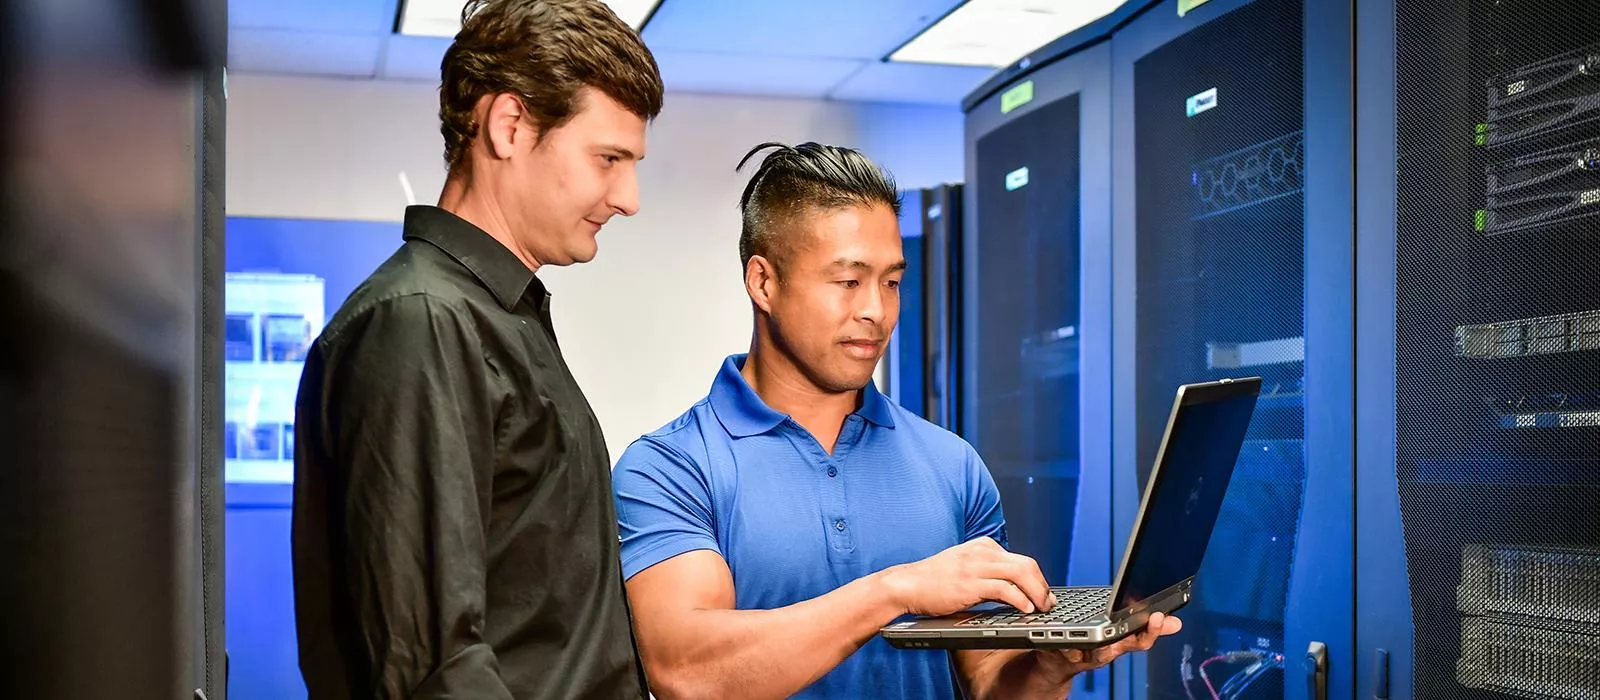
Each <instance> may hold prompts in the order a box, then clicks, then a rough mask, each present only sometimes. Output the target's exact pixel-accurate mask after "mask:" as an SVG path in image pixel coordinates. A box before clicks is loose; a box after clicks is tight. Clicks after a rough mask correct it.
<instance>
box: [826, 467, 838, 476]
mask: <svg viewBox="0 0 1600 700" xmlns="http://www.w3.org/2000/svg"><path fill="white" fill-rule="evenodd" d="M838 475H839V468H838V467H828V476H838Z"/></svg>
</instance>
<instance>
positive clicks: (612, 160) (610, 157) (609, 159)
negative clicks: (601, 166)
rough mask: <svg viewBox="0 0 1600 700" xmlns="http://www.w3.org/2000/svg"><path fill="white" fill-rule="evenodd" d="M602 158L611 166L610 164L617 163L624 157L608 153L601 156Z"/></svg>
mask: <svg viewBox="0 0 1600 700" xmlns="http://www.w3.org/2000/svg"><path fill="white" fill-rule="evenodd" d="M600 159H601V160H603V161H605V162H606V165H608V166H609V165H616V164H617V163H618V162H619V161H621V160H622V157H621V156H614V155H609V154H608V155H603V156H600Z"/></svg>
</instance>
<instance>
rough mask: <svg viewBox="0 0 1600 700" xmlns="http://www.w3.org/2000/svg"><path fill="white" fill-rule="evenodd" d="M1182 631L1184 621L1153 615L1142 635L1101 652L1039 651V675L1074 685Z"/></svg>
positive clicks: (1076, 650) (1119, 641)
mask: <svg viewBox="0 0 1600 700" xmlns="http://www.w3.org/2000/svg"><path fill="white" fill-rule="evenodd" d="M1181 629H1183V621H1182V620H1179V619H1178V618H1176V617H1173V616H1171V615H1164V614H1162V613H1151V614H1150V620H1149V622H1147V623H1145V626H1144V629H1142V630H1139V632H1138V634H1133V635H1129V636H1127V637H1123V638H1122V639H1119V640H1117V642H1116V643H1115V644H1110V645H1107V646H1103V647H1099V648H1097V649H1050V650H1038V651H1035V652H1033V654H1034V657H1035V659H1034V661H1035V663H1036V664H1037V666H1036V668H1037V670H1038V672H1039V673H1042V674H1044V675H1045V676H1046V677H1048V678H1054V679H1060V680H1059V682H1060V683H1070V682H1072V678H1073V677H1074V676H1077V675H1078V674H1080V673H1083V672H1085V671H1093V670H1094V669H1097V668H1100V667H1101V666H1105V665H1106V664H1109V663H1111V662H1112V661H1114V660H1116V658H1117V657H1119V656H1122V655H1123V654H1127V653H1131V652H1138V651H1149V650H1150V647H1152V646H1155V643H1156V640H1157V639H1160V638H1161V637H1165V636H1167V635H1172V634H1177V633H1178V630H1181Z"/></svg>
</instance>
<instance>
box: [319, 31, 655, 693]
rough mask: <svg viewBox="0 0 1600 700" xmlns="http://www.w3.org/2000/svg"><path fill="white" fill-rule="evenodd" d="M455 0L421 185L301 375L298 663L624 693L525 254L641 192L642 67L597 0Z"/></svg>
mask: <svg viewBox="0 0 1600 700" xmlns="http://www.w3.org/2000/svg"><path fill="white" fill-rule="evenodd" d="M463 17H464V23H463V27H462V29H461V32H460V33H459V34H457V36H456V39H455V42H454V44H453V45H452V46H451V47H450V49H449V51H448V52H447V53H446V54H445V58H444V61H443V68H442V73H443V75H442V77H443V81H442V85H441V88H440V117H441V120H442V122H443V126H442V132H443V134H444V138H445V146H446V158H447V160H448V163H449V166H450V171H449V176H448V178H447V180H446V183H445V187H444V191H443V193H442V194H441V196H440V200H439V206H438V207H429V206H417V207H411V208H409V209H408V210H407V211H406V218H405V241H404V243H403V244H402V245H401V247H400V249H399V250H398V251H397V252H396V253H395V254H394V256H393V257H391V258H390V259H389V260H388V261H387V262H385V263H384V264H383V265H382V266H380V267H379V268H378V270H377V271H376V272H374V273H373V274H372V276H371V277H370V278H368V279H367V280H366V282H364V283H363V284H362V285H361V286H360V287H358V288H357V289H356V290H355V292H354V293H352V294H351V295H350V298H349V299H347V300H346V301H345V302H344V304H343V306H341V307H340V309H339V311H338V312H337V313H335V314H334V316H333V318H332V319H331V320H330V321H329V323H328V325H327V327H326V328H325V329H324V330H323V333H322V335H321V336H320V337H319V338H318V339H317V342H316V344H315V345H314V347H313V348H312V350H311V352H310V354H309V356H308V358H307V360H306V366H305V373H304V375H303V377H302V379H301V384H300V394H299V398H298V405H297V409H296V418H295V420H296V424H297V426H298V427H299V431H300V435H301V439H300V440H299V441H298V444H297V446H296V453H295V498H294V525H293V549H294V569H295V571H294V573H295V607H296V623H297V626H298V631H299V645H300V666H301V671H302V674H303V675H304V677H305V681H306V686H307V688H308V689H309V691H310V694H311V697H312V698H314V699H321V698H392V697H404V698H445V697H448V698H474V699H478V698H485V699H495V698H641V697H644V695H645V692H646V689H645V684H644V679H643V676H642V672H641V670H640V666H639V663H638V658H637V653H636V650H635V648H634V646H633V636H632V625H631V621H630V616H629V612H628V607H627V602H626V600H625V598H624V596H623V589H622V579H621V571H620V567H619V558H618V540H617V525H616V522H617V521H616V515H615V510H614V505H613V501H612V497H611V481H610V479H611V474H610V459H609V457H608V455H607V454H606V447H605V443H604V441H603V440H602V438H601V433H600V426H599V424H598V423H597V421H596V420H595V416H594V413H593V412H592V411H591V410H590V407H589V404H588V402H587V401H586V400H585V399H584V396H583V393H582V391H581V390H580V389H579V388H578V385H577V383H576V382H575V381H574V380H573V377H572V375H571V373H570V372H569V371H568V369H567V365H566V363H565V361H564V360H563V359H562V355H561V349H560V347H559V346H558V344H557V342H556V336H555V332H554V329H553V328H552V325H551V322H550V310H549V302H550V297H549V294H548V293H547V292H546V291H545V288H544V285H543V284H542V283H541V282H540V281H539V278H538V277H537V276H536V275H535V273H536V272H537V271H538V269H539V268H540V266H542V265H569V264H572V263H579V262H587V261H589V260H590V259H592V258H593V257H594V255H595V251H596V247H597V244H596V240H595V237H596V235H597V233H598V232H599V230H600V227H601V226H602V225H604V224H605V223H606V221H607V220H608V219H610V218H611V217H612V216H613V215H616V214H622V215H624V216H627V215H632V214H633V213H634V212H635V211H636V210H637V208H638V191H637V179H636V177H635V171H634V167H635V163H636V162H637V161H638V160H639V159H640V158H641V157H643V155H644V144H645V124H646V122H647V121H649V120H650V119H653V118H654V117H655V116H656V114H657V113H658V112H659V111H660V109H661V102H662V87H661V78H660V73H659V71H658V69H657V67H656V64H655V61H654V60H653V59H652V58H651V56H650V53H649V51H648V50H647V49H646V48H645V47H644V44H643V43H642V42H641V41H640V40H639V37H638V35H637V33H635V32H634V31H633V30H632V29H630V28H629V27H628V26H627V25H625V24H623V23H622V22H621V21H619V20H618V19H617V17H616V16H615V15H614V14H612V12H611V11H610V10H609V9H608V8H607V7H606V6H605V5H604V4H602V3H601V2H600V1H599V0H487V1H477V2H471V3H468V5H467V8H466V9H465V10H464V12H463Z"/></svg>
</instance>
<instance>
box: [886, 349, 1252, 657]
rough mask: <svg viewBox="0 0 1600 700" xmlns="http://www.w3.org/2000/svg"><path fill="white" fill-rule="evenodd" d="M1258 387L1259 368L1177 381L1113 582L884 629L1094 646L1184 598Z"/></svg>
mask: <svg viewBox="0 0 1600 700" xmlns="http://www.w3.org/2000/svg"><path fill="white" fill-rule="evenodd" d="M1260 393H1261V378H1260V377H1249V378H1243V379H1223V380H1219V381H1214V382H1206V383H1200V384H1185V385H1183V386H1180V387H1178V396H1177V399H1176V400H1175V401H1173V404H1172V413H1171V414H1170V415H1168V417H1167V429H1166V432H1165V433H1163V434H1162V436H1161V446H1160V448H1159V449H1158V450H1157V452H1156V462H1155V465H1154V466H1153V467H1152V468H1151V470H1150V481H1149V483H1148V484H1147V487H1146V488H1145V491H1144V500H1143V502H1141V503H1140V504H1139V514H1138V517H1137V518H1136V519H1135V520H1134V524H1133V533H1132V536H1130V537H1129V538H1128V550H1127V552H1126V554H1125V555H1124V556H1123V558H1122V564H1121V566H1120V567H1119V569H1118V571H1117V577H1116V580H1115V581H1113V583H1112V585H1111V586H1061V587H1052V588H1051V591H1052V592H1053V593H1055V595H1056V604H1055V607H1053V608H1051V609H1050V610H1048V611H1044V612H1038V613H1032V614H1024V613H1022V612H1020V611H1019V610H1017V609H1016V608H1013V607H1011V606H1010V605H1005V604H1002V603H985V604H983V605H981V606H978V607H975V608H972V609H969V610H965V611H962V612H960V613H956V614H954V615H945V616H941V617H917V618H913V619H910V620H904V621H899V622H895V623H892V624H889V625H888V626H885V627H884V628H883V629H881V630H879V632H878V633H879V635H880V636H882V637H883V638H884V639H885V640H887V641H888V642H889V643H890V644H891V645H893V646H895V647H898V648H901V649H1091V648H1095V647H1101V646H1105V645H1107V644H1111V643H1113V642H1116V641H1117V640H1119V639H1121V638H1123V637H1126V636H1128V635H1129V634H1136V633H1138V632H1139V630H1141V629H1143V628H1144V626H1145V623H1146V622H1147V621H1148V620H1149V618H1150V614H1151V613H1154V612H1161V613H1171V612H1173V611H1176V610H1178V609H1179V608H1182V607H1183V606H1184V605H1186V604H1188V602H1189V600H1190V599H1191V598H1192V597H1193V596H1194V591H1193V585H1194V577H1195V574H1197V573H1199V571H1200V562H1201V560H1202V559H1204V558H1205V553H1206V545H1207V543H1209V542H1210V541H1211V531H1212V529H1213V528H1214V527H1215V526H1216V523H1217V516H1218V514H1219V513H1220V512H1221V510H1222V499H1223V496H1224V495H1226V494H1227V492H1228V482H1229V481H1230V480H1231V479H1232V477H1233V467H1234V463H1235V462H1237V461H1238V459H1239V451H1240V449H1241V447H1242V446H1243V444H1244V435H1245V431H1246V430H1247V429H1248V428H1249V426H1250V418H1251V416H1252V415H1254V413H1255V406H1256V398H1257V397H1258V396H1259V395H1260Z"/></svg>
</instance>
